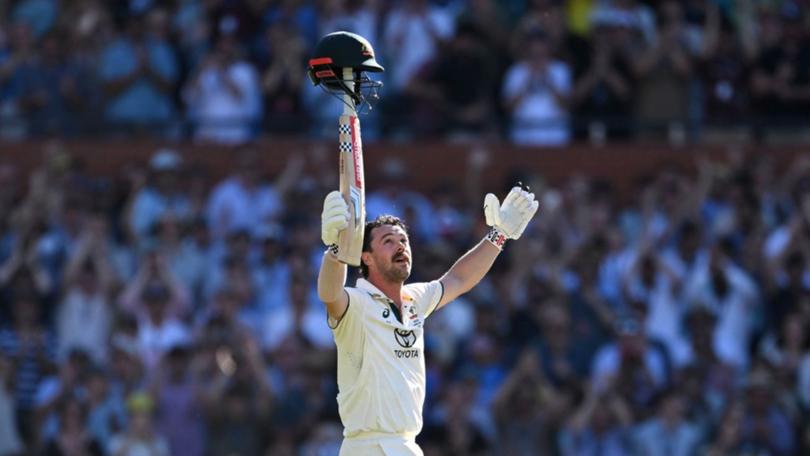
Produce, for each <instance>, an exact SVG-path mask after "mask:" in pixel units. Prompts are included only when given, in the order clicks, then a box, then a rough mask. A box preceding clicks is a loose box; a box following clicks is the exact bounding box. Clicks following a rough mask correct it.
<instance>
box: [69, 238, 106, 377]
mask: <svg viewBox="0 0 810 456" xmlns="http://www.w3.org/2000/svg"><path fill="white" fill-rule="evenodd" d="M99 228H101V230H100V231H99V230H98V229H96V230H95V231H91V230H87V231H86V232H85V233H84V234H83V236H82V238H81V239H80V240H79V242H78V245H77V247H76V249H75V250H74V252H73V256H72V257H71V258H70V262H69V263H68V265H67V267H66V268H65V279H64V286H65V292H64V296H65V298H64V300H63V301H62V302H61V304H60V306H59V308H58V309H57V314H56V324H57V329H58V331H57V335H58V338H59V339H58V340H59V348H58V352H59V355H60V358H61V357H63V356H64V355H66V354H67V353H68V352H69V351H70V350H73V349H82V350H85V351H87V353H89V354H91V356H92V358H93V360H94V361H95V362H96V363H103V362H104V361H105V360H106V359H107V344H108V342H109V337H110V332H111V330H112V318H113V313H114V310H113V308H112V303H111V293H112V287H113V285H114V278H113V276H112V268H111V266H110V263H109V253H108V251H107V244H106V239H105V234H106V233H105V232H104V231H106V226H105V225H103V224H102V225H100V226H99Z"/></svg>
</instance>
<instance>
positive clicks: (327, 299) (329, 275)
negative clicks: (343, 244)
mask: <svg viewBox="0 0 810 456" xmlns="http://www.w3.org/2000/svg"><path fill="white" fill-rule="evenodd" d="M348 225H349V208H348V206H347V205H346V202H345V201H344V200H343V196H341V194H340V192H337V191H334V192H331V193H330V194H328V195H326V199H325V200H324V202H323V213H321V239H322V240H323V242H324V244H326V245H327V250H326V252H324V254H323V259H322V260H321V269H320V271H319V272H318V297H319V298H320V299H321V301H323V303H324V304H326V312H327V313H328V314H329V317H330V318H331V319H332V320H334V321H340V319H341V318H343V314H345V313H346V308H347V307H348V305H349V296H348V294H346V291H345V290H344V289H343V286H344V285H345V284H346V265H345V264H343V263H341V262H339V261H338V259H337V255H336V253H337V252H336V249H337V240H338V235H339V233H340V231H341V230H343V229H345V228H346V227H347V226H348Z"/></svg>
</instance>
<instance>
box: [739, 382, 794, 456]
mask: <svg viewBox="0 0 810 456" xmlns="http://www.w3.org/2000/svg"><path fill="white" fill-rule="evenodd" d="M772 382H773V380H772V378H771V377H770V374H769V373H768V372H767V371H764V370H752V371H751V373H750V374H749V376H748V379H747V384H746V394H745V399H746V400H745V406H744V407H745V408H744V412H743V415H742V418H741V422H740V437H741V446H742V448H743V449H744V450H747V451H767V452H768V453H771V454H774V455H788V454H793V452H794V449H795V448H796V442H795V440H794V439H795V437H794V430H793V425H792V424H791V422H790V419H789V418H788V416H787V414H786V413H785V412H784V411H783V410H782V409H781V407H780V406H779V405H778V404H777V403H775V402H774V401H773V398H774V394H773V392H772V391H771V388H772Z"/></svg>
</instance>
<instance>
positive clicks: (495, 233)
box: [484, 226, 508, 250]
mask: <svg viewBox="0 0 810 456" xmlns="http://www.w3.org/2000/svg"><path fill="white" fill-rule="evenodd" d="M484 239H486V240H487V241H489V242H491V243H492V245H494V246H495V247H497V248H498V250H503V245H504V244H506V240H507V239H508V238H507V237H506V235H505V234H503V233H502V232H501V230H499V229H497V228H495V227H494V226H493V227H492V229H491V230H489V233H487V235H486V236H484Z"/></svg>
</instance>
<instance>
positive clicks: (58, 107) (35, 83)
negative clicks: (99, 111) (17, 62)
mask: <svg viewBox="0 0 810 456" xmlns="http://www.w3.org/2000/svg"><path fill="white" fill-rule="evenodd" d="M67 44H68V42H67V41H66V37H65V36H63V34H60V33H56V32H49V33H48V34H46V35H45V36H43V37H42V38H41V40H40V44H39V48H40V49H41V51H40V53H39V55H38V56H37V57H36V58H35V59H33V60H32V61H31V62H30V63H29V64H27V65H24V66H23V67H22V68H21V69H20V73H19V74H18V76H19V78H20V81H19V91H20V93H19V95H20V97H19V100H18V107H19V109H20V110H21V114H22V115H23V116H25V118H26V119H28V123H29V124H28V133H29V135H33V136H45V135H63V136H64V135H68V136H70V135H75V134H76V133H77V132H78V129H79V125H77V123H76V120H78V118H79V113H81V112H82V111H83V110H85V109H89V108H90V106H89V104H88V102H90V101H92V99H93V96H92V93H91V91H92V88H91V87H88V86H87V85H86V84H85V83H83V81H82V80H81V77H82V76H83V75H82V74H81V73H80V68H79V67H78V66H77V65H75V64H74V62H73V60H72V58H71V55H70V53H69V52H68V48H67Z"/></svg>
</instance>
